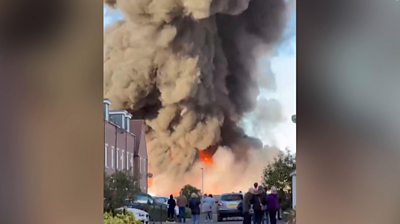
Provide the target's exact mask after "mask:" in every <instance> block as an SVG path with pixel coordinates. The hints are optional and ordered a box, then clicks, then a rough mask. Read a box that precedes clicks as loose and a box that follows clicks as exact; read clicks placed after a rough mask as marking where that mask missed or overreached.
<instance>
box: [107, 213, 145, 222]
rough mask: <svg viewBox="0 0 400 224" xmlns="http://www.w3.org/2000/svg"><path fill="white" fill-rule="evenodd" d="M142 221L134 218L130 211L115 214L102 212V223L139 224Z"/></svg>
mask: <svg viewBox="0 0 400 224" xmlns="http://www.w3.org/2000/svg"><path fill="white" fill-rule="evenodd" d="M141 223H142V222H140V221H137V220H135V217H134V216H133V214H132V213H130V212H127V213H125V215H124V214H119V213H118V214H116V215H115V216H113V215H112V214H111V213H104V224H141Z"/></svg>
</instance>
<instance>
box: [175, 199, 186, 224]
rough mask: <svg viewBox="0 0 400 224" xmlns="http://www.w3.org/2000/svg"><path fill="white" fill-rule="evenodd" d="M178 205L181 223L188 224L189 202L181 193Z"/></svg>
mask: <svg viewBox="0 0 400 224" xmlns="http://www.w3.org/2000/svg"><path fill="white" fill-rule="evenodd" d="M176 203H177V205H178V208H179V222H180V223H186V206H187V205H188V201H187V198H186V197H185V195H183V193H182V192H181V195H180V196H179V197H178V199H177V202H176Z"/></svg>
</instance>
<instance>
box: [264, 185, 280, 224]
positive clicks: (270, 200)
mask: <svg viewBox="0 0 400 224" xmlns="http://www.w3.org/2000/svg"><path fill="white" fill-rule="evenodd" d="M267 207H268V214H269V215H268V216H269V219H270V222H271V224H276V223H277V222H276V214H277V211H278V210H279V207H280V206H279V197H278V194H277V191H276V187H272V189H271V194H269V195H268V197H267Z"/></svg>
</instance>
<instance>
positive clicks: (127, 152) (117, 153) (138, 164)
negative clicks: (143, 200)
mask: <svg viewBox="0 0 400 224" xmlns="http://www.w3.org/2000/svg"><path fill="white" fill-rule="evenodd" d="M103 103H104V128H105V145H104V170H105V172H106V173H107V174H111V173H113V172H115V171H116V170H125V171H128V172H129V173H130V174H131V175H133V176H134V177H136V178H137V179H138V181H139V186H140V189H141V190H142V192H147V188H148V186H147V177H148V157H147V148H146V141H145V124H144V121H143V120H132V119H131V118H132V115H131V114H130V113H128V112H127V111H125V110H119V111H110V109H109V108H110V105H111V102H110V101H109V100H104V101H103Z"/></svg>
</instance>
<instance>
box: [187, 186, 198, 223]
mask: <svg viewBox="0 0 400 224" xmlns="http://www.w3.org/2000/svg"><path fill="white" fill-rule="evenodd" d="M200 204H201V202H200V199H199V196H198V195H197V194H196V193H192V195H191V197H190V200H189V208H190V210H191V211H192V223H193V224H199V221H200Z"/></svg>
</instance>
